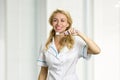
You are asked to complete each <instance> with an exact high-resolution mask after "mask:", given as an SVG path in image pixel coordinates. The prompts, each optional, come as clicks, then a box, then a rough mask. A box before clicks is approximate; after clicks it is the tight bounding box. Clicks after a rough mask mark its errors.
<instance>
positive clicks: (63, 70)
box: [38, 36, 90, 80]
mask: <svg viewBox="0 0 120 80" xmlns="http://www.w3.org/2000/svg"><path fill="white" fill-rule="evenodd" d="M74 40H75V44H74V47H73V48H72V49H70V50H69V49H68V48H67V47H64V48H63V49H62V50H61V51H60V52H59V53H58V51H57V49H56V46H55V44H54V39H53V41H52V42H51V44H50V46H49V48H48V50H47V51H41V52H40V55H39V58H38V65H40V66H45V67H48V70H49V71H48V72H49V73H48V77H47V79H48V80H78V77H77V75H76V64H77V61H78V59H79V58H81V57H83V58H84V59H89V58H90V55H88V54H87V45H86V43H85V42H84V41H83V40H82V39H81V38H80V37H78V36H75V37H74Z"/></svg>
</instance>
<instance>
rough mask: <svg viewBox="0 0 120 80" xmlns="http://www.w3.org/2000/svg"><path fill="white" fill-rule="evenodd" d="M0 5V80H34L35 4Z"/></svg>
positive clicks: (9, 0)
mask: <svg viewBox="0 0 120 80" xmlns="http://www.w3.org/2000/svg"><path fill="white" fill-rule="evenodd" d="M0 3H1V4H2V5H4V6H1V5H0V12H2V11H3V12H2V14H0V16H2V17H1V19H0V21H1V20H2V25H0V29H1V30H0V31H2V32H1V33H2V34H1V35H0V59H1V61H0V66H1V67H0V80H34V79H35V80H36V79H37V65H36V57H37V50H36V33H35V29H36V26H35V1H34V0H6V1H4V0H3V1H1V2H0ZM3 13H4V14H3Z"/></svg>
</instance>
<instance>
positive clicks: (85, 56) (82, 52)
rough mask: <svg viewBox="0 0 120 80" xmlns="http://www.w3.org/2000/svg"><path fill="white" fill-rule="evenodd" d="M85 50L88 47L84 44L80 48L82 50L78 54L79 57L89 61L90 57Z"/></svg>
mask: <svg viewBox="0 0 120 80" xmlns="http://www.w3.org/2000/svg"><path fill="white" fill-rule="evenodd" d="M87 49H88V47H87V45H86V44H85V45H83V46H82V49H81V52H80V56H81V57H83V58H84V59H86V60H88V59H90V57H91V54H88V53H87Z"/></svg>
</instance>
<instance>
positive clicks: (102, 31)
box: [94, 0, 120, 80]
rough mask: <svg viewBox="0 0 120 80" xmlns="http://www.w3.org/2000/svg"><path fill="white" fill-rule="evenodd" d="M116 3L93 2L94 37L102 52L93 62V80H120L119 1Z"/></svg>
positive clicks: (113, 0)
mask: <svg viewBox="0 0 120 80" xmlns="http://www.w3.org/2000/svg"><path fill="white" fill-rule="evenodd" d="M118 1H119V0H95V5H94V26H95V28H94V29H95V30H94V31H95V32H94V37H95V40H96V42H97V43H98V44H99V45H100V47H101V50H102V51H101V54H100V55H98V56H96V57H95V60H94V62H95V63H94V65H95V69H94V71H95V73H94V80H120V76H119V75H120V1H119V2H118ZM117 5H119V7H117Z"/></svg>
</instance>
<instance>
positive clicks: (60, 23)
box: [52, 13, 69, 32]
mask: <svg viewBox="0 0 120 80" xmlns="http://www.w3.org/2000/svg"><path fill="white" fill-rule="evenodd" d="M52 26H53V28H54V30H55V32H64V31H65V30H66V28H67V27H68V26H69V24H68V22H67V17H66V16H65V15H64V14H61V13H56V14H55V15H54V17H53V20H52Z"/></svg>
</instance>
